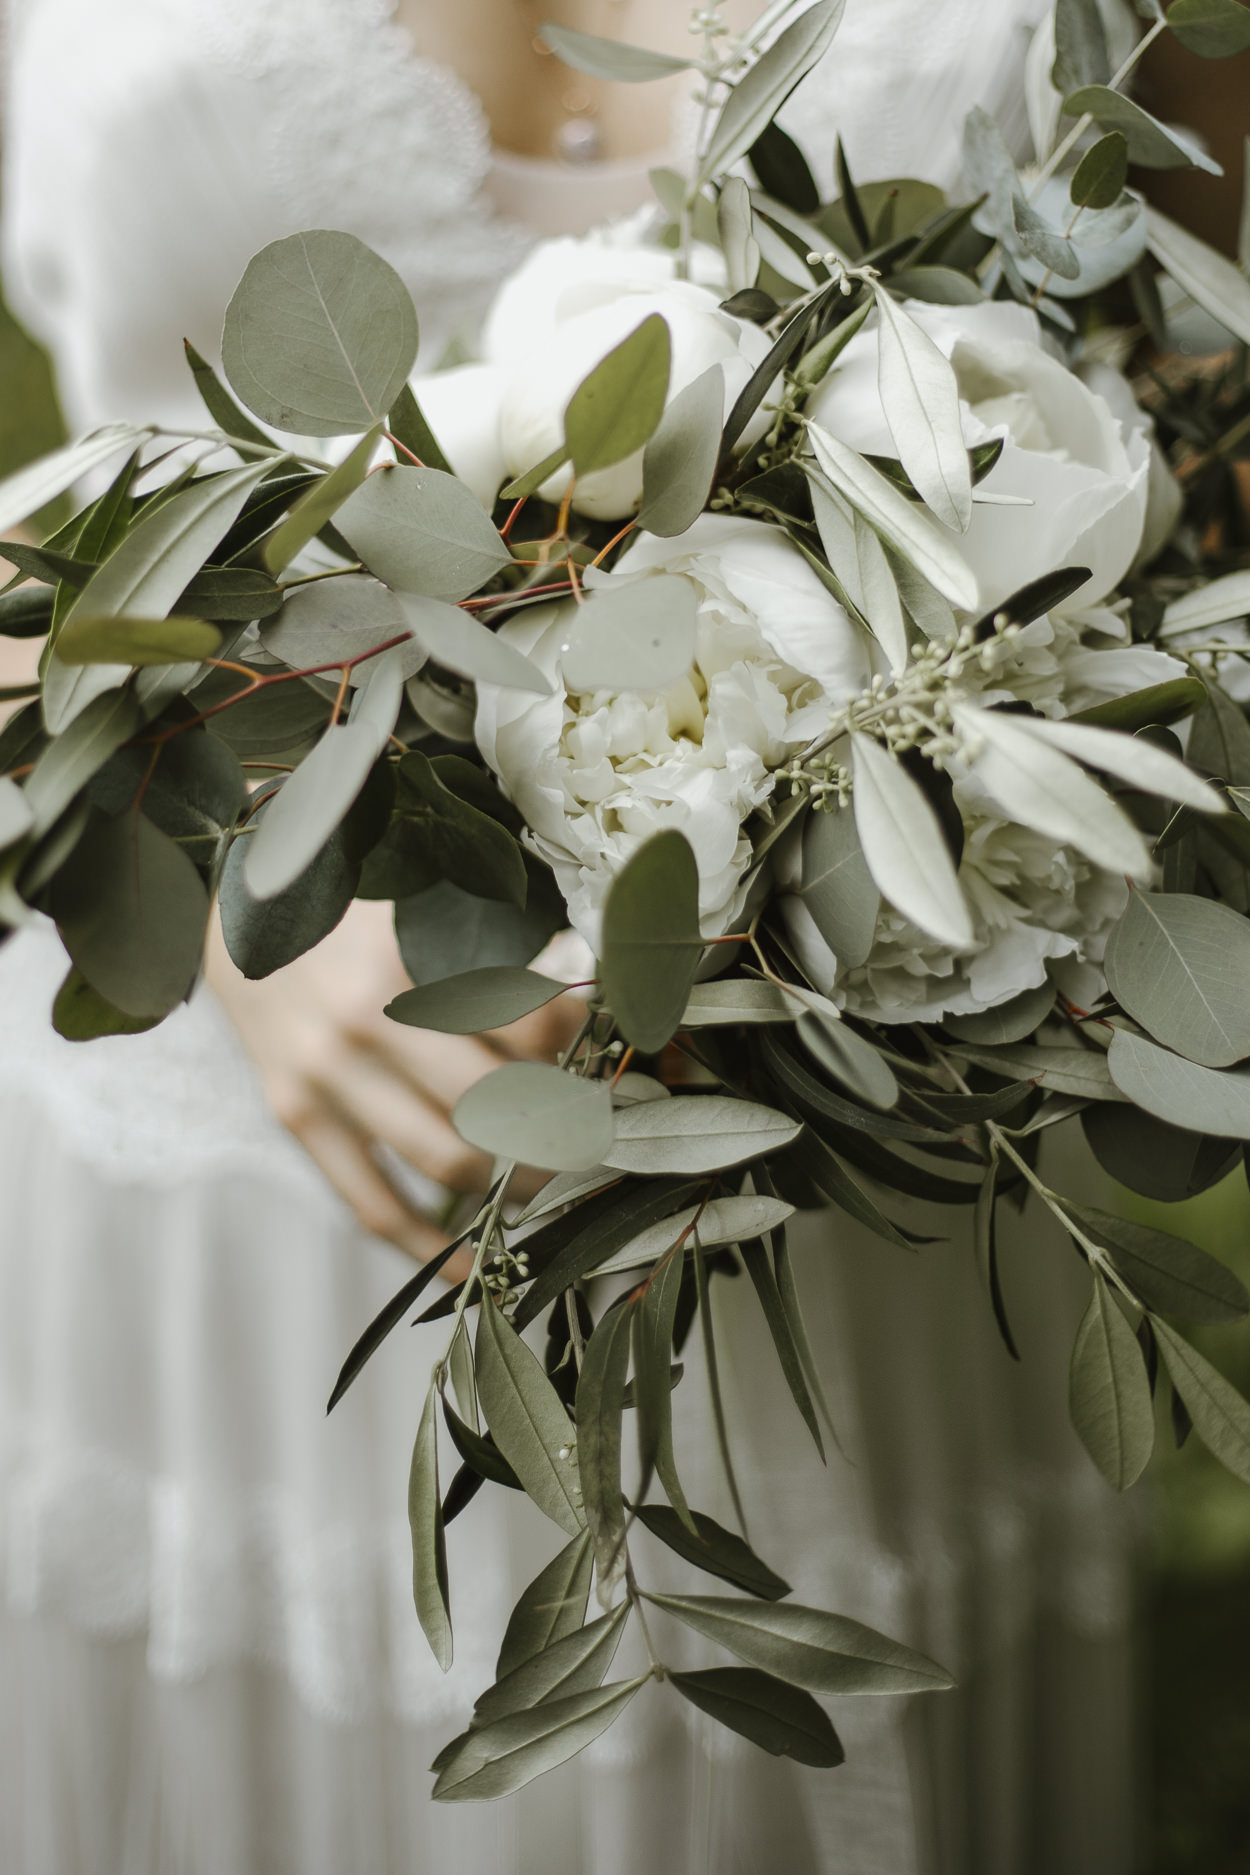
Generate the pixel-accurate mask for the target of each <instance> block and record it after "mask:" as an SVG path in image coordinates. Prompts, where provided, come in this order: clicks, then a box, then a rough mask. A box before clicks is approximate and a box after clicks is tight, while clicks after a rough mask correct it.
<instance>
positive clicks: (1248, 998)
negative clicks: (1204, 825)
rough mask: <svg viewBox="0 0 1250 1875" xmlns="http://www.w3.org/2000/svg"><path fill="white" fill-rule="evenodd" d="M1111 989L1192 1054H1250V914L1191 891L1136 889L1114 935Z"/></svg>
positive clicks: (1170, 1043) (1145, 1023)
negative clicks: (1234, 909)
mask: <svg viewBox="0 0 1250 1875" xmlns="http://www.w3.org/2000/svg"><path fill="white" fill-rule="evenodd" d="M1105 968H1106V972H1107V983H1108V986H1109V988H1110V990H1111V993H1112V995H1113V996H1114V997H1115V999H1116V1001H1117V1002H1118V1003H1119V1004H1120V1007H1121V1008H1122V1009H1124V1010H1126V1011H1127V1013H1128V1014H1129V1015H1130V1016H1132V1017H1133V1019H1134V1020H1135V1021H1137V1022H1140V1024H1141V1025H1142V1027H1143V1028H1144V1029H1146V1030H1148V1031H1149V1033H1150V1034H1151V1035H1153V1036H1154V1038H1155V1040H1156V1041H1159V1042H1162V1043H1163V1044H1164V1046H1165V1047H1166V1048H1171V1049H1174V1050H1175V1051H1176V1053H1177V1054H1180V1055H1184V1056H1186V1057H1187V1059H1189V1060H1190V1061H1197V1062H1200V1063H1201V1064H1202V1065H1203V1066H1204V1067H1208V1068H1227V1067H1231V1066H1232V1065H1233V1063H1234V1062H1237V1061H1242V1060H1244V1059H1245V1058H1246V1056H1247V1055H1250V920H1247V919H1246V918H1243V917H1242V916H1241V915H1240V913H1238V912H1235V911H1233V910H1232V909H1231V908H1230V907H1229V906H1227V905H1218V904H1216V903H1214V902H1213V901H1212V900H1211V899H1205V898H1195V897H1192V896H1191V895H1189V894H1188V893H1179V892H1176V893H1155V892H1151V893H1145V892H1132V893H1130V895H1129V902H1128V904H1127V906H1126V907H1125V910H1124V913H1123V915H1122V916H1121V917H1120V918H1119V919H1118V921H1117V922H1116V924H1115V925H1114V926H1113V927H1112V930H1111V935H1110V937H1109V938H1108V941H1107V954H1106V963H1105Z"/></svg>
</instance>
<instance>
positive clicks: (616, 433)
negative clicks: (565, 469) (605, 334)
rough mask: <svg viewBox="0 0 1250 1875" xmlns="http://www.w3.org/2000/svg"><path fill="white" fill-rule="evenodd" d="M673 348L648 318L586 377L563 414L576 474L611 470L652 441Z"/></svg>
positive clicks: (660, 323) (656, 320)
mask: <svg viewBox="0 0 1250 1875" xmlns="http://www.w3.org/2000/svg"><path fill="white" fill-rule="evenodd" d="M672 357H673V344H672V338H671V335H670V333H669V329H668V325H667V323H666V322H665V321H664V320H663V319H662V318H661V317H660V315H659V313H651V314H650V315H649V316H648V317H647V318H646V319H644V320H643V321H642V323H641V325H639V326H638V327H637V328H636V330H635V331H633V332H631V333H630V334H629V336H628V338H624V339H622V340H621V342H620V344H619V345H616V346H614V347H613V348H612V350H611V351H610V352H609V353H608V355H607V357H606V358H603V359H601V360H600V362H599V363H598V364H597V365H596V366H595V368H594V370H593V371H591V372H589V373H588V374H587V376H586V377H585V378H583V379H582V382H581V383H580V384H579V385H578V387H577V389H576V390H575V391H574V392H573V395H572V397H570V399H569V402H568V406H567V408H566V409H565V412H564V441H565V445H566V448H567V450H568V453H569V455H570V456H571V457H572V459H573V471H574V473H575V474H576V475H590V474H592V473H593V472H594V471H595V470H596V469H610V468H611V467H612V466H613V464H614V463H617V462H623V461H624V460H625V458H626V457H627V456H632V455H633V454H634V453H635V452H636V451H637V450H639V449H642V448H643V447H644V446H645V445H646V444H647V443H648V442H649V441H650V440H651V438H652V436H654V434H655V432H656V429H657V427H658V425H659V422H660V418H661V416H662V415H663V414H664V405H665V402H666V400H667V397H668V387H669V376H670V372H671V369H672Z"/></svg>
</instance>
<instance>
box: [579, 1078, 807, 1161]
mask: <svg viewBox="0 0 1250 1875" xmlns="http://www.w3.org/2000/svg"><path fill="white" fill-rule="evenodd" d="M798 1132H799V1124H798V1122H797V1121H795V1120H791V1119H790V1118H789V1116H788V1115H786V1114H784V1113H778V1112H777V1110H776V1108H774V1107H764V1106H761V1105H760V1104H759V1103H758V1102H756V1101H750V1100H735V1099H733V1098H732V1097H730V1096H728V1095H724V1094H679V1095H677V1096H676V1097H675V1098H674V1099H672V1100H665V1101H647V1102H644V1103H643V1104H642V1105H640V1106H636V1107H625V1108H622V1109H621V1110H620V1112H618V1114H617V1116H616V1137H615V1139H614V1140H612V1142H611V1144H610V1145H609V1146H608V1147H607V1148H606V1149H605V1150H604V1151H603V1152H602V1153H601V1154H600V1155H599V1156H600V1158H601V1159H602V1160H603V1163H604V1164H605V1165H611V1166H615V1167H616V1168H617V1169H618V1170H619V1171H622V1172H642V1173H645V1174H648V1175H654V1174H655V1173H658V1172H715V1171H720V1170H722V1169H723V1168H724V1167H726V1166H730V1165H741V1164H742V1163H743V1162H744V1161H745V1160H748V1159H754V1158H758V1157H760V1156H762V1155H763V1154H765V1153H768V1152H775V1151H777V1150H779V1149H780V1148H781V1147H782V1146H788V1145H789V1144H790V1142H791V1140H793V1139H794V1138H796V1137H797V1135H798Z"/></svg>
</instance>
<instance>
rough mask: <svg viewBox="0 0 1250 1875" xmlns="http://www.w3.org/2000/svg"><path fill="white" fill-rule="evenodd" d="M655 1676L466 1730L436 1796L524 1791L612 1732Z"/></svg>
mask: <svg viewBox="0 0 1250 1875" xmlns="http://www.w3.org/2000/svg"><path fill="white" fill-rule="evenodd" d="M649 1677H650V1676H649V1675H644V1676H643V1677H642V1678H641V1679H637V1680H621V1681H614V1682H613V1684H612V1685H610V1686H603V1687H595V1688H592V1689H591V1690H590V1691H589V1692H585V1693H574V1694H573V1695H572V1696H571V1697H570V1698H568V1699H557V1700H553V1701H552V1702H551V1703H550V1704H545V1703H544V1704H542V1705H538V1706H534V1707H531V1708H530V1710H529V1711H528V1712H518V1713H514V1714H512V1716H511V1717H510V1718H506V1719H497V1720H496V1721H495V1723H494V1724H493V1725H484V1726H482V1727H480V1729H477V1730H475V1731H471V1732H467V1733H465V1735H464V1738H463V1740H462V1741H460V1742H459V1744H458V1747H457V1749H456V1751H455V1752H454V1753H453V1754H452V1755H450V1756H448V1757H446V1758H445V1759H443V1760H442V1763H441V1769H440V1771H439V1775H438V1781H437V1782H436V1783H435V1785H434V1792H433V1795H434V1797H435V1798H436V1800H437V1801H439V1802H441V1803H460V1802H463V1801H465V1800H469V1801H472V1800H474V1799H477V1798H480V1797H506V1796H507V1795H508V1794H509V1793H510V1792H511V1791H514V1790H520V1789H521V1787H522V1786H523V1785H525V1784H528V1783H530V1782H532V1780H533V1779H534V1778H536V1777H541V1775H542V1774H543V1772H544V1771H551V1770H554V1768H555V1766H556V1765H558V1764H563V1763H564V1762H565V1761H566V1760H567V1759H569V1758H572V1757H574V1756H575V1755H576V1753H577V1752H579V1751H582V1750H584V1749H585V1747H586V1746H587V1745H589V1744H590V1743H591V1742H592V1740H594V1739H596V1738H598V1736H599V1734H600V1733H601V1732H603V1731H606V1730H607V1728H608V1726H609V1725H611V1724H612V1721H613V1720H614V1719H617V1718H619V1717H620V1715H621V1713H622V1712H624V1710H625V1708H626V1706H627V1705H628V1704H629V1702H630V1700H631V1699H632V1698H633V1697H634V1694H635V1693H636V1692H637V1691H638V1689H639V1687H640V1686H645V1685H646V1683H647V1679H648V1678H649Z"/></svg>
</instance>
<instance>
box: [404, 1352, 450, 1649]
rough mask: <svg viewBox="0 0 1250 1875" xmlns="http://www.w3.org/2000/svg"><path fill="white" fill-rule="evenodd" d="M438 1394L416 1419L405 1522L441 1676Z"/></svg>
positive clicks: (446, 1626) (444, 1600)
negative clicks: (417, 1421)
mask: <svg viewBox="0 0 1250 1875" xmlns="http://www.w3.org/2000/svg"><path fill="white" fill-rule="evenodd" d="M436 1399H437V1390H436V1389H435V1388H434V1387H431V1388H430V1391H429V1393H428V1394H427V1395H426V1399H425V1406H424V1408H423V1410H422V1413H421V1424H420V1426H419V1427H418V1429H417V1437H416V1443H415V1444H414V1446H413V1448H412V1465H411V1468H410V1470H409V1474H408V1522H409V1525H410V1527H411V1530H412V1594H413V1600H414V1602H415V1603H416V1609H417V1619H418V1620H419V1621H420V1623H421V1627H422V1630H423V1631H424V1634H425V1638H426V1640H427V1641H428V1642H429V1643H430V1651H431V1653H432V1654H433V1655H434V1658H435V1660H437V1662H438V1664H439V1666H440V1667H441V1668H442V1669H443V1672H444V1673H446V1672H447V1670H448V1668H449V1667H450V1666H451V1661H452V1633H451V1607H450V1603H449V1601H448V1592H447V1544H446V1539H445V1538H444V1535H443V1507H442V1502H441V1500H440V1498H439V1491H438V1424H437V1420H436V1416H435V1410H434V1406H435V1400H436Z"/></svg>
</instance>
